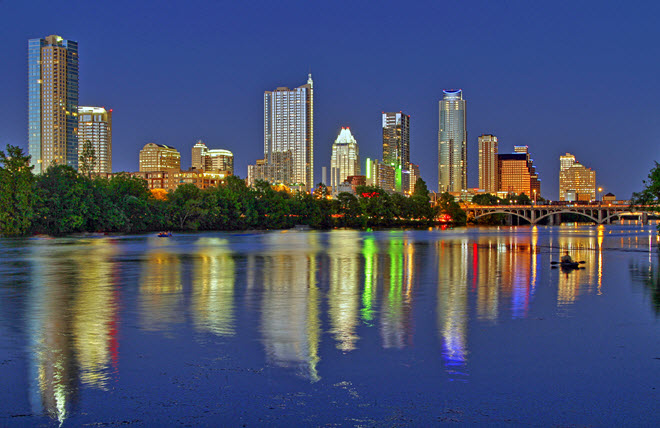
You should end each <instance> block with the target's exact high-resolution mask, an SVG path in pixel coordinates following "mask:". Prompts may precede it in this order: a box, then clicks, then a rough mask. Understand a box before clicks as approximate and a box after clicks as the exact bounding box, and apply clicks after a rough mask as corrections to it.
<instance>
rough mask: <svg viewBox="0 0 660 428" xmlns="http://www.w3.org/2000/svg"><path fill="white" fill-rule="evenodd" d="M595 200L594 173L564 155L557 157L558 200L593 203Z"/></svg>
mask: <svg viewBox="0 0 660 428" xmlns="http://www.w3.org/2000/svg"><path fill="white" fill-rule="evenodd" d="M595 199H596V171H593V170H592V169H591V168H587V167H585V166H584V165H582V164H581V163H580V162H577V161H576V160H575V156H573V155H572V154H570V153H566V155H564V156H560V157H559V200H560V201H593V200H595Z"/></svg>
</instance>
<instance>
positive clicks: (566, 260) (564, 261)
mask: <svg viewBox="0 0 660 428" xmlns="http://www.w3.org/2000/svg"><path fill="white" fill-rule="evenodd" d="M561 262H562V264H570V263H574V262H573V259H572V258H571V256H570V254H568V251H566V254H564V255H563V256H561Z"/></svg>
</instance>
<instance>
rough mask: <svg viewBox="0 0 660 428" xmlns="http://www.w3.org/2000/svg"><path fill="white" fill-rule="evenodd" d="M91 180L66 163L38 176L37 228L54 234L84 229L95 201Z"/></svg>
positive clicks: (39, 231) (40, 231)
mask: <svg viewBox="0 0 660 428" xmlns="http://www.w3.org/2000/svg"><path fill="white" fill-rule="evenodd" d="M90 181H91V180H90V179H89V178H87V177H84V176H81V175H79V174H78V173H77V172H76V170H75V169H73V168H71V167H70V166H67V165H52V166H50V167H49V168H48V169H47V170H46V172H45V173H43V174H42V175H40V176H38V177H37V183H36V188H37V195H38V198H39V200H40V204H39V205H38V207H37V210H36V218H35V222H34V223H35V225H34V227H35V231H36V232H38V233H49V234H52V235H64V234H68V233H74V232H83V231H85V224H86V220H87V217H88V215H89V214H90V207H91V205H92V203H93V201H92V195H90V194H89V189H90Z"/></svg>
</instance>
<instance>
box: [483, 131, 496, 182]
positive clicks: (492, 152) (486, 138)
mask: <svg viewBox="0 0 660 428" xmlns="http://www.w3.org/2000/svg"><path fill="white" fill-rule="evenodd" d="M479 188H480V189H483V190H484V191H485V192H486V193H490V194H495V193H497V190H498V188H497V137H496V136H494V135H490V134H484V135H481V136H480V137H479Z"/></svg>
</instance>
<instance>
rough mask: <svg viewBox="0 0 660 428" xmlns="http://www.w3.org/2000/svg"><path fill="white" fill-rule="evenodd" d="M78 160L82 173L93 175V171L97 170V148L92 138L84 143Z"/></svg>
mask: <svg viewBox="0 0 660 428" xmlns="http://www.w3.org/2000/svg"><path fill="white" fill-rule="evenodd" d="M78 162H79V164H78V170H79V171H80V173H81V174H82V175H86V176H88V177H91V176H92V172H94V171H96V150H94V146H93V145H92V142H91V141H90V140H85V142H84V143H83V146H82V150H81V153H80V156H79V158H78Z"/></svg>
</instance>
